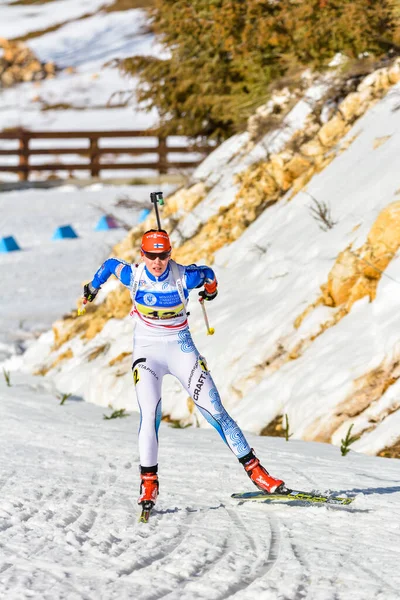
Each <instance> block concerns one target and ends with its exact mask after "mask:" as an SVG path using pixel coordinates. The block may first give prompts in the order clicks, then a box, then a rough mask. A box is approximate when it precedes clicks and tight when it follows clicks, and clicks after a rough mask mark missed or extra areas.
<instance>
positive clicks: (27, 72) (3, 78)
mask: <svg viewBox="0 0 400 600" xmlns="http://www.w3.org/2000/svg"><path fill="white" fill-rule="evenodd" d="M0 48H2V49H3V52H1V51H0V84H1V85H2V86H3V87H10V86H12V85H14V84H16V83H21V82H24V81H41V80H42V79H48V78H51V77H54V76H55V74H56V70H57V68H56V66H55V64H54V63H53V62H48V63H42V62H40V60H39V59H38V58H37V57H36V55H35V54H34V52H32V50H30V49H29V48H28V46H27V45H26V44H24V43H23V42H14V41H9V40H6V39H5V38H0Z"/></svg>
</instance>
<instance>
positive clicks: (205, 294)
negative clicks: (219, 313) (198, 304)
mask: <svg viewBox="0 0 400 600" xmlns="http://www.w3.org/2000/svg"><path fill="white" fill-rule="evenodd" d="M217 294H218V290H215V292H213V293H212V294H210V293H209V292H207V291H206V290H202V291H201V292H199V296H200V297H201V298H203V300H208V301H209V302H211V300H214V298H216V297H217Z"/></svg>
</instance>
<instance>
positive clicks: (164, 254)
mask: <svg viewBox="0 0 400 600" xmlns="http://www.w3.org/2000/svg"><path fill="white" fill-rule="evenodd" d="M143 254H144V255H145V257H146V258H148V259H149V260H156V258H159V259H160V260H165V259H166V258H168V257H169V255H170V254H171V252H170V250H168V251H167V252H143Z"/></svg>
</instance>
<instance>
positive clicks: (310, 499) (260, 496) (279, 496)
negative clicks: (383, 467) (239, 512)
mask: <svg viewBox="0 0 400 600" xmlns="http://www.w3.org/2000/svg"><path fill="white" fill-rule="evenodd" d="M231 498H233V499H234V500H238V501H239V502H248V501H257V502H265V503H274V502H305V503H310V504H336V505H341V506H347V505H348V504H351V503H352V502H353V500H354V498H342V497H339V496H325V495H323V494H319V493H318V492H315V493H314V492H302V491H300V490H285V491H282V492H278V493H276V492H275V493H273V494H264V493H263V492H245V493H243V494H232V496H231Z"/></svg>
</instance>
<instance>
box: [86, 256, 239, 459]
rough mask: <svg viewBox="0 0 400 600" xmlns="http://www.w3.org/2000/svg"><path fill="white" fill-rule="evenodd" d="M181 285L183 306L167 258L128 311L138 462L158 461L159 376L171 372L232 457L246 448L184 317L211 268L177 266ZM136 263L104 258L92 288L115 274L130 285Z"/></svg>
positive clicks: (146, 277) (145, 279)
mask: <svg viewBox="0 0 400 600" xmlns="http://www.w3.org/2000/svg"><path fill="white" fill-rule="evenodd" d="M176 266H177V268H178V269H179V276H180V279H181V281H182V284H183V295H184V298H185V306H184V305H183V303H182V300H181V297H180V295H179V293H178V289H177V286H176V280H175V277H174V274H173V272H172V269H171V266H170V263H168V266H167V269H166V270H165V271H164V273H163V274H162V275H160V277H155V276H154V275H152V274H151V273H150V272H149V271H148V270H147V268H145V269H144V270H143V271H142V275H141V277H140V281H139V282H137V283H136V292H135V297H134V298H132V300H133V310H132V312H131V315H133V316H134V318H135V321H136V327H135V333H134V345H133V364H132V371H133V379H134V382H135V388H136V395H137V401H138V405H139V409H140V426H139V455H140V464H141V466H142V467H151V466H155V465H156V464H157V462H158V429H159V425H160V421H161V416H162V411H161V384H162V379H163V377H164V375H167V374H171V375H174V376H175V377H176V378H177V379H178V380H179V381H180V383H181V384H182V386H183V387H184V389H186V390H187V392H188V394H189V395H190V396H191V397H192V398H193V401H194V402H195V404H196V406H197V408H198V409H199V410H200V412H201V413H202V415H203V416H204V417H205V418H206V420H207V421H208V422H209V423H211V425H213V426H214V427H215V429H216V430H217V431H218V433H219V434H220V436H221V437H222V439H223V440H224V442H225V443H226V444H227V445H228V446H229V448H230V449H231V450H232V452H233V453H234V454H235V455H236V456H237V458H242V457H243V456H245V455H247V454H248V453H249V452H250V446H249V444H248V443H247V440H246V438H245V437H244V435H243V433H242V431H241V429H240V428H239V427H238V425H237V424H236V422H235V421H234V420H233V419H232V418H231V417H230V415H229V414H228V413H227V411H226V410H225V408H224V407H223V405H222V402H221V398H220V396H219V393H218V390H217V388H216V386H215V384H214V381H213V379H212V377H211V374H210V371H209V370H208V367H207V363H206V361H205V359H204V357H203V356H201V355H200V353H199V351H198V350H197V348H196V346H195V345H194V343H193V340H192V336H191V334H190V331H189V325H188V321H187V313H186V304H187V302H188V299H189V291H190V290H192V289H194V288H198V287H201V286H202V285H203V284H204V282H205V281H207V282H212V281H214V280H215V274H214V271H213V270H212V269H210V267H207V266H197V265H189V266H184V265H179V264H177V265H176ZM138 267H139V265H137V264H129V263H126V262H124V261H121V260H118V259H115V258H109V259H108V260H106V261H105V263H104V264H103V265H102V266H101V267H100V268H99V270H98V271H97V272H96V274H95V276H94V278H93V281H92V282H91V285H92V286H93V287H94V288H100V286H101V285H102V284H103V283H105V282H106V281H107V279H108V278H109V277H110V275H115V276H116V277H117V278H118V279H119V280H120V281H121V283H122V284H123V285H125V286H126V287H128V288H130V290H131V295H132V291H133V289H135V285H134V282H135V275H136V271H137V269H138Z"/></svg>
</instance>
